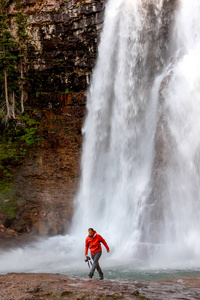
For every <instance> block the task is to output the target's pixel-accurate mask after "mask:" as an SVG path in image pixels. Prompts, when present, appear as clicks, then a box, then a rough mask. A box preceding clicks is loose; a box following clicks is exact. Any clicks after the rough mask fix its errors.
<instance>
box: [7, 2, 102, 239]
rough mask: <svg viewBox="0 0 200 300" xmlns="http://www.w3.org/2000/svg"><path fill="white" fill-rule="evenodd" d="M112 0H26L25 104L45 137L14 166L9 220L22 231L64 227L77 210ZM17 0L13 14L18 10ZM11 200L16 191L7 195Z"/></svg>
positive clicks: (59, 230) (53, 231)
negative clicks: (89, 95)
mask: <svg viewBox="0 0 200 300" xmlns="http://www.w3.org/2000/svg"><path fill="white" fill-rule="evenodd" d="M105 2H106V1H105V0H100V1H92V0H82V1H78V0H72V1H69V0H45V1H44V0H23V1H22V7H21V8H20V9H21V10H22V11H23V13H24V14H26V15H28V22H29V24H30V27H29V36H30V38H31V40H30V42H31V45H32V50H31V52H30V53H29V60H30V62H31V64H30V66H29V71H28V73H27V76H28V77H29V85H28V87H27V93H28V97H27V101H26V103H25V105H26V107H28V108H31V111H32V115H33V117H35V118H37V120H39V122H40V135H41V142H40V144H39V145H37V147H34V148H33V149H32V152H31V155H30V157H29V158H26V160H25V161H24V163H23V164H22V165H21V166H18V167H17V168H16V169H15V170H13V175H14V186H13V191H14V194H15V197H16V198H17V199H20V200H18V202H20V203H23V204H22V205H19V207H20V208H18V210H17V211H16V217H14V218H12V219H6V220H5V222H4V225H5V226H6V227H10V228H12V229H14V230H16V231H18V232H32V233H37V234H42V235H46V234H51V235H54V234H60V233H64V232H66V231H67V229H68V227H69V224H70V222H71V218H72V213H73V198H74V196H75V194H76V190H77V187H78V179H79V169H80V153H81V143H82V135H81V127H82V122H83V117H84V114H85V100H86V89H87V86H88V84H89V78H90V74H91V71H92V68H93V67H94V64H95V60H96V56H97V45H98V40H99V34H100V32H101V28H102V22H103V16H104V6H105ZM17 9H18V8H17V6H16V3H15V1H13V3H12V4H11V5H10V7H9V14H10V15H12V14H14V13H16V11H17ZM7 201H9V199H8V200H7Z"/></svg>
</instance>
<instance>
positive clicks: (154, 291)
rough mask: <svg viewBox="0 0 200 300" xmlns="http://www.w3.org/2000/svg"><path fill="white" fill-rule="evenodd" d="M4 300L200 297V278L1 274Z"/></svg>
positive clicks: (0, 290)
mask: <svg viewBox="0 0 200 300" xmlns="http://www.w3.org/2000/svg"><path fill="white" fill-rule="evenodd" d="M0 287H1V289H0V299H1V300H12V299H14V300H28V299H30V300H31V299H99V300H103V299H127V300H128V299H149V300H168V299H169V300H171V299H188V300H193V299H200V278H199V277H184V278H181V279H180V278H179V279H172V280H169V279H168V280H157V281H134V280H122V279H112V280H110V279H104V280H103V281H101V280H99V279H88V278H83V277H73V276H70V277H69V276H66V275H61V274H26V273H20V274H17V273H11V274H7V275H0Z"/></svg>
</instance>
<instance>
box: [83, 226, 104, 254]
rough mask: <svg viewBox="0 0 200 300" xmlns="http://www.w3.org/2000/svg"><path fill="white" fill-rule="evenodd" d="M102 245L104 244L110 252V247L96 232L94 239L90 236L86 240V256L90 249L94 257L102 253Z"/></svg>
mask: <svg viewBox="0 0 200 300" xmlns="http://www.w3.org/2000/svg"><path fill="white" fill-rule="evenodd" d="M101 243H103V244H104V246H105V247H106V249H107V251H109V247H108V245H107V243H106V241H105V240H104V239H103V238H102V236H100V235H99V234H97V233H96V231H95V233H94V235H93V237H91V236H90V235H88V236H87V238H86V240H85V255H87V253H88V248H89V249H90V252H91V254H93V255H94V254H95V253H97V252H99V251H101V250H102V249H101Z"/></svg>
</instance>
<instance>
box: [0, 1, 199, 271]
mask: <svg viewBox="0 0 200 300" xmlns="http://www.w3.org/2000/svg"><path fill="white" fill-rule="evenodd" d="M175 20H176V21H175ZM199 20H200V3H199V0H190V1H184V0H179V1H178V0H174V1H166V0H148V1H147V0H146V1H145V0H135V1H134V0H109V1H108V4H107V7H106V13H105V23H104V29H103V32H102V36H101V43H100V46H99V57H98V60H97V65H96V67H95V70H94V73H93V78H92V82H91V86H90V88H89V91H88V97H87V110H88V114H87V117H86V121H85V124H84V128H83V134H84V144H83V154H82V178H81V182H80V188H79V192H78V194H77V197H76V199H75V215H74V218H73V224H72V228H71V232H70V234H69V235H68V236H66V237H55V238H51V239H48V240H47V241H42V242H40V243H39V244H36V245H34V247H33V248H32V246H31V248H30V247H26V248H25V249H23V250H22V249H18V250H13V251H12V252H9V253H2V255H1V258H2V259H1V265H0V268H1V270H2V272H5V271H22V270H25V271H30V270H32V271H51V272H53V271H67V270H68V269H69V266H71V267H73V268H79V269H80V268H81V266H80V263H79V262H78V260H81V259H82V258H83V255H84V238H85V236H86V234H87V229H88V227H94V228H95V229H96V230H97V231H98V232H99V233H100V234H102V235H103V236H104V237H105V239H106V240H107V242H108V244H109V246H110V248H111V253H110V254H109V259H108V260H107V262H106V264H107V266H110V267H111V266H115V265H116V262H119V260H120V259H121V258H123V262H124V260H127V261H128V262H129V263H130V260H131V259H136V258H137V260H138V259H141V260H143V261H144V260H145V259H148V262H150V267H151V268H153V267H155V266H157V267H158V268H159V267H164V266H165V267H169V268H176V267H179V266H181V267H188V266H189V267H194V266H198V267H199V266H200V261H199V259H200V254H199V253H200V237H199V233H198V231H199V228H200V200H199V197H200V182H199V181H200V180H199V178H200V118H199V114H200V55H199V53H200V52H199V51H200V21H199ZM74 259H76V260H77V264H76V263H74ZM22 260H23V261H24V263H25V265H22V263H21V262H22ZM49 262H51V264H49ZM132 262H133V263H134V260H133V261H132ZM145 265H146V266H147V265H148V263H147V260H146V262H145ZM148 267H149V265H148Z"/></svg>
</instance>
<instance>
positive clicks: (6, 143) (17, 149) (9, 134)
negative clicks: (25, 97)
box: [0, 113, 41, 193]
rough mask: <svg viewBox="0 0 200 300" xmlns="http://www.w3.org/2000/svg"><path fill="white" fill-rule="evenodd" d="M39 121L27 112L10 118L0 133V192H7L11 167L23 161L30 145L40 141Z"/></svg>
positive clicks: (10, 179) (10, 180)
mask: <svg viewBox="0 0 200 300" xmlns="http://www.w3.org/2000/svg"><path fill="white" fill-rule="evenodd" d="M39 128H40V123H39V122H38V121H36V120H34V119H32V118H31V117H30V116H29V115H28V114H27V113H25V114H23V115H20V116H18V118H17V119H15V120H11V121H10V122H9V123H8V124H7V126H6V127H5V128H4V130H3V132H2V133H1V134H0V179H1V185H0V193H4V192H6V193H7V190H6V187H7V186H9V185H10V183H11V182H12V167H13V166H16V165H19V164H21V163H22V162H23V160H24V158H25V157H26V156H27V155H28V154H29V152H30V150H31V148H30V147H31V146H32V145H33V144H37V143H38V142H40V141H41V137H40V135H39V133H38V131H39Z"/></svg>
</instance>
